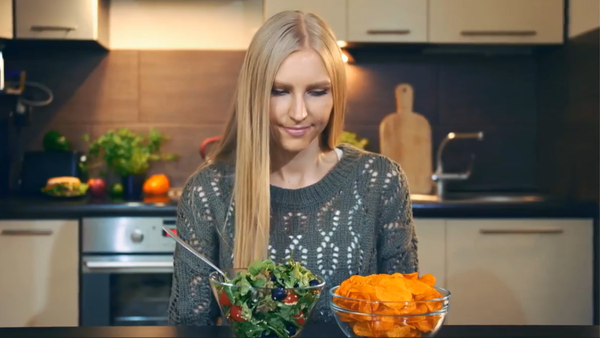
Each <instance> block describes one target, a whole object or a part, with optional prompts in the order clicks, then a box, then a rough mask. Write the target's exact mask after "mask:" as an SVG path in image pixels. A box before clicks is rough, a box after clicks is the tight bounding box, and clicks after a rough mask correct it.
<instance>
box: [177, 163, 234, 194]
mask: <svg viewBox="0 0 600 338" xmlns="http://www.w3.org/2000/svg"><path fill="white" fill-rule="evenodd" d="M232 180H233V171H232V170H231V168H230V167H229V166H228V165H225V164H206V165H203V166H201V167H200V168H199V169H198V170H196V171H195V172H194V173H193V174H191V175H190V177H189V178H188V180H187V182H186V183H185V185H184V188H183V193H186V192H187V193H189V192H192V191H196V192H199V193H201V194H202V193H203V194H202V195H206V194H215V195H216V196H220V195H222V194H223V193H225V192H226V191H227V190H229V189H228V188H227V187H231V186H232V184H231V182H232Z"/></svg>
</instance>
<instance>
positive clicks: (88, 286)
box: [80, 254, 173, 326]
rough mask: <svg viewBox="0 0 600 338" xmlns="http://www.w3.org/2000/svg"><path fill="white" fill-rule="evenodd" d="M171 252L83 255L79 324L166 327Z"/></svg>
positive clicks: (171, 262)
mask: <svg viewBox="0 0 600 338" xmlns="http://www.w3.org/2000/svg"><path fill="white" fill-rule="evenodd" d="M172 278H173V255H172V254H161V255H106V256H92V255H90V256H83V257H82V277H81V304H80V306H81V307H80V308H81V315H80V321H81V322H80V325H81V326H165V325H168V321H167V318H168V316H167V313H168V308H169V296H170V294H171V284H172Z"/></svg>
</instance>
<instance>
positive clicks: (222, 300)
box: [219, 291, 231, 306]
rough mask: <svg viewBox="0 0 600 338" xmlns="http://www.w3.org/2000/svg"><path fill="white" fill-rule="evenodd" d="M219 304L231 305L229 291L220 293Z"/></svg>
mask: <svg viewBox="0 0 600 338" xmlns="http://www.w3.org/2000/svg"><path fill="white" fill-rule="evenodd" d="M219 304H221V305H225V306H231V301H230V300H229V297H227V293H225V291H221V294H220V295H219Z"/></svg>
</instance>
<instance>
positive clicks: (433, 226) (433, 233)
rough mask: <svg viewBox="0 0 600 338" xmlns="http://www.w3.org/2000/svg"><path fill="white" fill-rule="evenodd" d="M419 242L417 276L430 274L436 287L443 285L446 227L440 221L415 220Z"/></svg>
mask: <svg viewBox="0 0 600 338" xmlns="http://www.w3.org/2000/svg"><path fill="white" fill-rule="evenodd" d="M414 222H415V230H416V232H417V238H418V240H419V249H418V252H419V275H424V274H426V273H430V274H432V275H434V276H435V277H436V284H437V285H445V284H446V279H445V274H446V271H445V270H446V267H445V262H446V225H445V223H446V222H445V221H444V220H442V219H426V218H419V219H415V221H414Z"/></svg>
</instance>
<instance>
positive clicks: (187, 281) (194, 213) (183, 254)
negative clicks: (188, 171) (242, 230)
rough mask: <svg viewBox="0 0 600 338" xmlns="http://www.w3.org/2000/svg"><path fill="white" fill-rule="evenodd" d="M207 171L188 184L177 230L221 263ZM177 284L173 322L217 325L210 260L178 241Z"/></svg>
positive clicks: (173, 292)
mask: <svg viewBox="0 0 600 338" xmlns="http://www.w3.org/2000/svg"><path fill="white" fill-rule="evenodd" d="M207 176H208V173H207V172H200V173H198V174H196V175H195V176H194V177H192V179H190V180H189V181H188V183H187V184H186V185H185V187H184V189H183V191H182V194H181V198H180V200H179V204H178V208H177V209H178V210H177V221H176V226H177V234H178V235H179V237H181V238H182V239H183V240H184V241H186V242H187V243H188V244H190V245H191V246H192V247H193V248H194V249H196V250H197V251H198V252H200V253H201V254H203V255H205V256H206V257H207V258H209V259H210V260H211V261H213V262H217V264H218V256H219V254H218V252H219V251H218V246H219V240H218V238H219V237H218V233H217V230H216V228H215V224H214V216H213V213H212V211H211V209H212V210H214V209H213V207H214V203H216V197H215V196H214V193H213V191H212V189H211V179H210V177H207ZM173 268H174V271H173V285H172V289H171V297H170V304H169V324H170V325H176V326H203V325H213V324H214V321H215V319H216V318H217V317H218V314H219V309H218V306H217V304H216V302H215V301H214V297H213V295H212V290H211V287H210V284H209V281H208V275H209V273H210V272H212V270H211V269H210V267H208V265H207V264H205V263H204V262H202V261H201V260H200V259H198V258H197V257H195V256H194V255H193V254H191V253H190V252H188V251H187V250H186V249H185V248H183V247H182V246H181V245H179V244H178V245H177V246H176V248H175V252H174V254H173Z"/></svg>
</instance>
